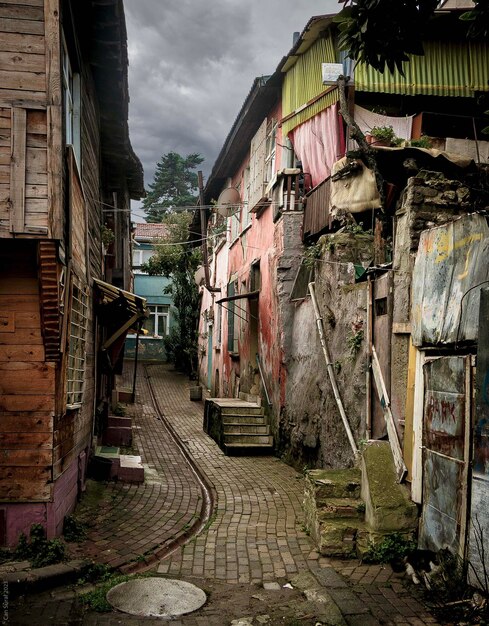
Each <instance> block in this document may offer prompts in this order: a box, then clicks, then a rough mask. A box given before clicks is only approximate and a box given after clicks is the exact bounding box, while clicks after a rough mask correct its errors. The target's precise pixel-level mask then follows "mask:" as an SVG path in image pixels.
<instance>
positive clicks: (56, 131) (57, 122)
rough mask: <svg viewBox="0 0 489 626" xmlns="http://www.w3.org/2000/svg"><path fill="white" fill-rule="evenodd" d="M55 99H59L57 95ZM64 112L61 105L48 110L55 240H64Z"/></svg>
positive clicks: (51, 214)
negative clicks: (62, 130) (62, 132)
mask: <svg viewBox="0 0 489 626" xmlns="http://www.w3.org/2000/svg"><path fill="white" fill-rule="evenodd" d="M53 98H55V99H57V97H55V95H53ZM62 127H63V123H62V111H61V106H60V105H50V106H49V107H48V110H47V129H48V131H47V146H48V158H49V163H48V168H47V187H48V206H49V207H50V211H49V225H48V226H49V234H50V236H51V237H52V238H53V239H60V240H61V239H62V238H63V223H64V222H63V202H62V197H63V196H62V184H63V180H62V172H63V138H62V135H61V129H62Z"/></svg>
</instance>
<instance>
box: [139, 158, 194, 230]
mask: <svg viewBox="0 0 489 626" xmlns="http://www.w3.org/2000/svg"><path fill="white" fill-rule="evenodd" d="M203 160H204V159H203V158H202V157H201V156H200V154H197V153H195V154H188V155H187V156H186V157H182V156H181V155H180V154H177V153H176V152H168V153H167V154H164V155H163V156H162V157H161V159H160V161H159V162H158V163H157V164H156V171H155V176H154V180H153V182H152V183H151V184H150V185H149V190H148V191H147V195H146V198H145V199H144V201H143V207H144V210H145V211H146V214H147V217H146V221H147V222H152V223H154V222H161V221H162V220H163V217H164V215H165V214H167V213H170V212H171V211H172V209H175V208H178V207H184V206H194V205H196V204H197V197H198V196H197V173H196V172H194V171H193V170H194V169H195V168H196V167H197V166H198V165H200V163H202V161H203Z"/></svg>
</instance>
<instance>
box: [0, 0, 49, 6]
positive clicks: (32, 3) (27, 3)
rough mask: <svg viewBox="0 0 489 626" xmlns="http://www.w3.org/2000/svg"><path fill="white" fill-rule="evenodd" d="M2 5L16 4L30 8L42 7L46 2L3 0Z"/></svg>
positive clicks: (40, 0) (36, 0) (41, 0)
mask: <svg viewBox="0 0 489 626" xmlns="http://www.w3.org/2000/svg"><path fill="white" fill-rule="evenodd" d="M2 4H16V5H22V6H28V7H42V6H43V5H44V0H2Z"/></svg>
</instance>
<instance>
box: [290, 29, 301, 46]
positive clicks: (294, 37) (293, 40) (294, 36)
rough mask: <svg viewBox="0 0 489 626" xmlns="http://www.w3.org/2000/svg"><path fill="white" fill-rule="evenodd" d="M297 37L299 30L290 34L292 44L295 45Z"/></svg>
mask: <svg viewBox="0 0 489 626" xmlns="http://www.w3.org/2000/svg"><path fill="white" fill-rule="evenodd" d="M299 37H300V32H299V31H296V32H295V33H293V34H292V46H295V44H296V43H297V40H298V39H299Z"/></svg>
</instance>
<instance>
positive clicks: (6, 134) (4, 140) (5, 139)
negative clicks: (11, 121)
mask: <svg viewBox="0 0 489 626" xmlns="http://www.w3.org/2000/svg"><path fill="white" fill-rule="evenodd" d="M11 144H12V140H11V138H10V129H9V130H3V131H0V146H1V147H2V148H10V146H11Z"/></svg>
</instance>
